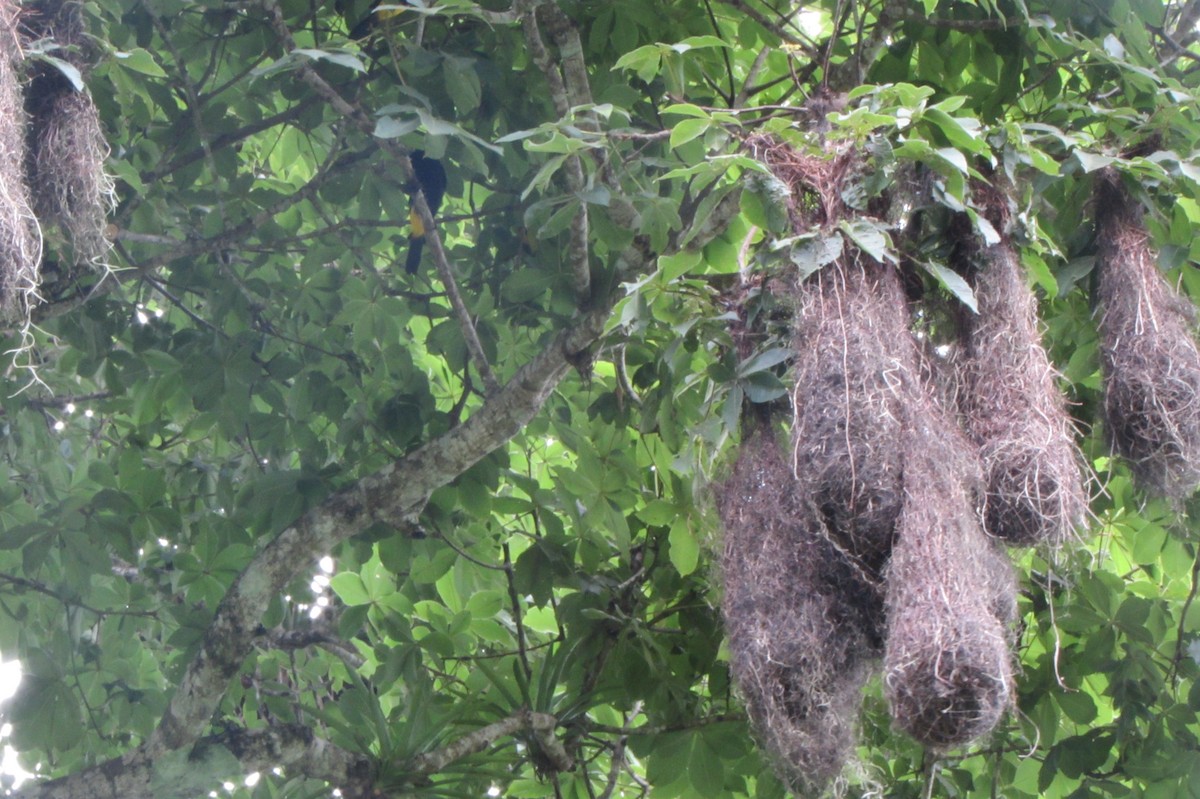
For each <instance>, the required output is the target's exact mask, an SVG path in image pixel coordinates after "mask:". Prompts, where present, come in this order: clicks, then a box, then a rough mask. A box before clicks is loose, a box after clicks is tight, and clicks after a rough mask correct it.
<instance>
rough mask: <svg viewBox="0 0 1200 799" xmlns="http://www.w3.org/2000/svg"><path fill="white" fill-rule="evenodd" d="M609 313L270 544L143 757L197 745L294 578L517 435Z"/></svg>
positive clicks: (417, 507) (565, 335) (563, 337)
mask: <svg viewBox="0 0 1200 799" xmlns="http://www.w3.org/2000/svg"><path fill="white" fill-rule="evenodd" d="M609 307H610V306H609V304H608V303H606V304H605V305H604V307H603V308H601V309H599V310H596V311H593V312H591V313H590V314H588V315H586V316H584V317H581V318H580V320H579V322H578V323H577V324H576V325H575V326H574V327H572V328H569V329H567V330H565V331H563V332H562V333H560V334H559V335H558V336H556V337H555V338H554V340H553V341H552V342H551V343H550V345H549V346H548V347H547V348H546V349H545V350H543V351H542V352H541V353H540V354H538V355H537V356H536V357H535V358H534V359H533V360H531V361H530V362H529V363H527V364H526V365H525V366H523V367H521V369H519V370H518V371H517V373H516V375H514V376H513V378H512V380H510V381H509V382H508V383H507V384H506V385H505V386H504V387H503V388H502V389H500V390H499V391H498V392H497V393H496V394H495V395H493V396H492V397H490V398H489V399H488V401H487V402H486V403H485V404H484V405H483V407H482V408H480V409H479V410H478V411H477V412H476V413H474V414H473V415H472V416H471V417H470V418H468V419H467V420H466V421H465V422H464V423H463V424H462V425H460V426H459V427H456V428H455V429H453V430H451V431H450V432H449V433H446V434H445V435H443V436H441V437H440V438H437V439H435V440H433V441H431V442H429V443H428V444H426V445H425V446H423V447H421V448H420V449H418V450H417V451H415V452H413V453H412V454H410V455H408V456H406V457H405V458H403V459H401V460H399V461H397V462H395V463H393V464H391V465H389V466H387V467H385V468H384V469H382V470H380V471H378V472H376V473H375V474H373V475H370V476H368V477H365V478H363V479H362V480H359V481H358V482H356V483H354V484H353V485H350V486H347V487H346V488H344V489H342V490H341V491H339V492H337V493H336V494H333V495H332V496H330V497H329V498H328V499H327V500H325V501H324V502H322V503H321V504H320V505H319V506H317V507H316V508H313V509H312V510H310V511H308V512H307V513H305V514H304V515H303V516H302V517H300V519H298V520H297V521H296V523H295V524H294V525H292V526H291V527H289V528H288V529H286V530H284V531H283V532H282V533H280V534H279V535H278V536H276V537H275V539H274V540H273V541H271V543H269V544H268V545H267V546H266V547H265V548H264V549H263V551H262V552H260V553H259V554H258V556H257V557H255V558H254V560H253V561H252V562H251V563H250V565H249V566H248V567H247V568H246V570H245V571H243V572H242V574H241V575H239V576H238V578H237V579H236V580H235V581H234V583H233V585H232V586H231V587H230V589H229V592H228V594H226V596H225V599H224V600H223V601H222V602H221V605H220V606H219V607H218V608H217V612H216V616H215V618H214V619H213V621H212V624H211V625H210V626H209V629H208V631H207V633H206V634H205V636H204V643H203V644H202V646H201V649H200V652H199V653H198V654H197V655H196V658H195V659H194V660H193V661H192V663H191V665H190V666H189V668H188V670H187V672H186V673H185V674H184V677H183V679H182V681H181V683H180V686H179V689H178V691H176V693H175V695H174V697H173V698H172V701H171V704H170V706H169V707H168V709H167V712H166V714H165V715H164V717H163V720H162V723H161V724H160V725H159V727H158V729H157V730H156V731H155V733H154V735H153V736H152V737H151V739H150V741H149V742H148V743H147V744H146V747H147V749H148V751H150V752H151V753H161V752H164V751H169V750H173V749H178V748H180V747H183V746H187V745H188V744H189V743H191V742H192V741H194V740H195V738H196V735H197V734H198V731H199V730H203V728H204V725H205V723H206V722H207V721H208V719H209V718H210V717H211V716H212V714H213V712H214V710H215V709H216V707H217V704H218V703H219V702H220V700H221V697H222V696H223V695H224V693H225V690H226V688H227V686H228V683H229V680H230V679H231V678H232V677H233V675H234V674H235V673H236V672H237V670H238V668H239V666H240V665H241V663H242V660H243V659H244V658H245V656H246V654H247V652H249V650H250V646H251V644H252V641H253V637H254V631H255V628H256V626H257V625H258V620H259V619H260V618H261V617H262V614H263V613H264V612H265V611H266V609H267V605H268V604H269V603H270V601H271V598H272V597H274V596H275V595H276V594H278V593H279V592H280V591H281V590H282V589H283V587H284V585H286V584H287V582H288V581H289V580H290V579H292V577H294V576H295V575H296V574H297V573H298V572H300V571H302V570H304V569H305V568H307V567H308V566H309V565H310V564H311V563H312V562H313V560H314V559H315V558H316V557H318V556H320V555H321V554H322V553H325V552H328V551H330V550H331V549H332V548H333V547H334V546H335V545H336V544H338V543H339V542H341V541H343V540H345V539H346V538H349V537H350V536H352V535H354V534H355V533H357V532H359V531H360V530H362V529H364V528H366V527H367V526H369V525H371V524H375V523H384V524H392V525H402V524H405V523H408V522H410V521H411V520H413V519H415V518H416V516H417V515H418V514H419V513H420V511H421V508H422V507H423V506H424V504H425V502H426V501H427V499H428V497H429V495H430V494H431V493H432V492H433V491H434V490H435V489H436V488H439V487H440V486H442V485H445V484H446V483H448V482H450V481H451V480H453V479H454V478H455V477H457V476H458V475H459V474H461V473H462V472H463V471H465V470H466V469H468V468H469V467H471V466H472V465H474V464H475V463H476V462H478V461H479V460H480V459H481V458H483V457H484V456H485V455H487V454H488V453H489V452H491V451H492V450H494V449H496V448H497V447H499V446H500V445H502V444H503V443H504V442H506V441H507V440H508V439H509V438H511V437H512V436H513V435H515V434H516V433H518V432H519V431H520V430H521V429H522V428H523V427H524V426H525V425H526V424H527V423H528V422H529V421H530V420H531V419H532V418H533V417H534V415H535V414H536V413H537V412H538V411H539V410H540V409H541V407H542V405H543V404H544V403H545V401H546V399H547V397H549V395H550V392H551V391H552V390H553V389H554V387H555V386H556V385H557V384H558V381H559V380H560V379H561V378H562V376H563V375H564V374H565V373H566V371H567V369H568V367H569V366H570V364H571V359H572V358H574V357H575V356H577V355H578V354H579V353H580V352H582V351H583V350H584V349H586V348H587V347H588V346H590V345H591V344H592V342H594V341H595V340H596V339H597V338H598V337H599V336H600V334H601V332H603V328H604V321H605V319H606V318H607V316H608V309H609Z"/></svg>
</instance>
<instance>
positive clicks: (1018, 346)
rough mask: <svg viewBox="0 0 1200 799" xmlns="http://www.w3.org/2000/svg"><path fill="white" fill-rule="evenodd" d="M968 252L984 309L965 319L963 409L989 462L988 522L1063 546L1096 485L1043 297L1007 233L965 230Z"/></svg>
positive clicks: (1004, 534)
mask: <svg viewBox="0 0 1200 799" xmlns="http://www.w3.org/2000/svg"><path fill="white" fill-rule="evenodd" d="M964 227H965V226H964ZM998 227H999V228H1000V229H1002V228H1003V226H998ZM959 256H960V257H961V258H962V259H963V260H964V261H965V263H963V264H960V268H961V269H962V271H964V272H965V273H966V274H969V275H970V276H971V278H972V283H973V288H974V290H975V298H976V301H977V303H978V309H979V312H978V314H976V315H974V316H970V317H968V318H967V319H966V322H965V325H964V328H965V329H964V335H963V353H964V356H963V358H962V361H961V368H962V372H963V380H962V383H963V392H962V394H961V395H960V409H961V411H962V414H963V417H964V420H965V427H966V429H967V432H968V434H969V435H970V437H971V439H972V440H973V441H974V442H975V444H976V445H977V446H978V447H979V454H980V459H981V460H982V461H983V470H984V480H985V485H986V498H985V502H984V524H985V527H986V529H987V531H988V532H989V533H990V534H991V535H994V536H996V537H997V538H1001V539H1003V540H1004V541H1005V542H1006V543H1009V544H1015V545H1020V546H1025V545H1037V544H1047V545H1049V546H1051V547H1053V546H1057V545H1060V544H1062V543H1064V542H1065V541H1066V540H1067V539H1068V538H1069V537H1070V536H1071V534H1072V532H1073V531H1074V529H1075V527H1076V526H1077V525H1080V524H1081V523H1082V522H1083V521H1084V516H1085V514H1086V512H1087V492H1086V491H1085V490H1084V483H1083V476H1082V475H1083V473H1082V464H1083V459H1082V455H1081V454H1080V452H1079V449H1078V447H1077V446H1076V444H1075V436H1074V427H1073V425H1072V424H1071V418H1070V416H1069V415H1068V413H1067V408H1066V401H1065V399H1064V397H1063V396H1062V394H1061V392H1059V390H1058V388H1057V386H1056V385H1055V375H1056V372H1055V369H1054V366H1053V365H1052V364H1051V363H1050V358H1049V357H1048V356H1047V354H1046V350H1045V348H1044V347H1043V346H1042V342H1041V333H1040V329H1039V322H1038V315H1037V298H1036V297H1035V296H1034V293H1033V291H1032V290H1031V289H1030V288H1029V286H1028V284H1027V283H1026V281H1025V275H1024V271H1023V270H1022V269H1021V266H1020V263H1019V261H1018V257H1017V253H1016V250H1015V249H1014V247H1013V245H1012V242H1011V241H1010V240H1009V239H1008V237H1007V236H1006V235H1004V234H1002V238H1001V241H1000V242H999V243H997V244H992V245H990V246H983V245H982V243H981V242H979V241H977V240H976V239H975V234H974V233H973V232H972V231H969V230H964V231H962V232H961V233H960V247H959Z"/></svg>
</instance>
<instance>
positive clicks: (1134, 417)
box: [1096, 171, 1200, 499]
mask: <svg viewBox="0 0 1200 799" xmlns="http://www.w3.org/2000/svg"><path fill="white" fill-rule="evenodd" d="M1096 260H1097V268H1098V269H1099V276H1098V284H1097V286H1098V306H1099V309H1100V316H1099V323H1098V327H1099V332H1100V356H1101V363H1102V365H1103V368H1104V414H1105V421H1106V428H1107V431H1108V435H1109V438H1110V440H1111V442H1112V444H1113V447H1114V449H1115V450H1116V451H1117V452H1118V453H1120V454H1121V455H1122V456H1123V457H1124V458H1125V459H1126V460H1128V461H1129V464H1130V467H1131V468H1132V470H1133V475H1134V478H1135V479H1136V480H1137V482H1138V484H1139V485H1140V486H1142V487H1143V488H1144V489H1146V490H1147V491H1149V492H1152V493H1154V494H1158V495H1161V496H1165V497H1170V498H1173V499H1182V498H1184V497H1186V496H1188V495H1190V494H1191V493H1192V492H1193V491H1194V490H1195V489H1196V487H1197V485H1198V484H1200V352H1198V351H1197V348H1196V341H1195V338H1194V337H1193V328H1194V318H1193V317H1194V309H1193V307H1192V305H1191V303H1190V302H1188V301H1187V300H1186V299H1184V298H1182V297H1180V296H1179V295H1178V294H1177V293H1176V291H1175V290H1174V289H1173V288H1172V287H1171V286H1170V284H1168V283H1167V281H1166V279H1165V278H1164V276H1163V275H1162V273H1161V272H1160V271H1159V270H1158V267H1157V266H1156V265H1155V260H1154V257H1153V254H1152V252H1151V250H1150V245H1149V241H1148V237H1147V235H1146V231H1145V230H1144V228H1143V226H1142V221H1141V209H1140V207H1139V206H1138V205H1137V203H1136V202H1135V201H1134V200H1133V199H1132V198H1131V197H1130V196H1129V194H1128V192H1126V190H1125V189H1124V187H1123V186H1122V185H1121V182H1120V177H1119V176H1118V175H1117V174H1116V173H1114V172H1111V171H1105V172H1102V173H1100V174H1099V175H1098V177H1097V185H1096Z"/></svg>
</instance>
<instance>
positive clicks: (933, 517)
mask: <svg viewBox="0 0 1200 799" xmlns="http://www.w3.org/2000/svg"><path fill="white" fill-rule="evenodd" d="M910 411H911V413H910V416H909V422H908V424H907V425H906V435H905V450H906V452H907V458H906V461H905V466H904V491H905V502H904V510H903V512H902V513H901V516H900V521H899V525H898V529H897V534H896V545H895V547H894V549H893V550H892V558H891V561H890V563H889V565H888V568H887V619H888V629H887V642H886V645H885V653H884V660H883V671H884V694H885V696H886V697H887V700H888V703H889V706H890V708H891V713H892V718H893V719H894V720H895V722H896V724H897V726H898V727H900V729H902V730H904V731H905V732H906V733H908V734H909V735H911V736H912V737H913V738H915V739H916V740H917V741H919V742H921V743H922V744H924V745H926V746H929V747H931V748H934V749H938V750H941V749H946V748H950V747H953V746H959V745H962V744H965V743H967V742H969V741H971V740H973V739H975V738H978V737H979V736H981V735H984V734H986V733H987V732H989V731H991V730H992V729H993V728H994V727H995V725H996V723H997V722H998V721H999V720H1000V718H1001V716H1002V715H1003V714H1004V711H1005V710H1006V709H1007V708H1008V707H1009V705H1010V703H1011V696H1012V666H1011V663H1010V655H1009V649H1008V645H1009V637H1010V635H1009V624H1010V622H1011V621H1012V617H1013V614H1014V613H1015V608H1016V600H1015V593H1016V587H1015V581H1014V579H1013V575H1012V568H1011V566H1010V565H1009V564H1008V561H1007V559H1006V558H1005V556H1004V555H1003V553H1002V552H1001V551H1000V550H999V548H998V547H997V546H996V545H995V544H994V543H993V541H992V539H990V538H989V537H988V536H987V534H986V533H985V532H984V531H983V527H982V525H981V524H980V519H979V515H978V513H977V511H976V505H975V502H974V497H975V494H976V492H977V491H978V489H979V487H980V485H981V482H982V474H981V469H980V466H979V462H978V460H977V458H976V453H975V449H974V448H973V447H972V446H971V444H970V442H968V441H967V440H966V438H965V437H964V436H963V435H962V434H961V433H960V432H959V431H958V429H957V428H956V426H955V425H954V424H953V423H952V422H951V421H950V420H949V419H948V418H947V417H946V416H945V415H944V414H943V413H942V412H941V410H940V409H938V408H936V407H935V406H934V405H933V403H932V402H931V401H929V400H928V399H925V400H924V401H922V400H920V399H917V400H916V401H915V402H914V404H913V405H912V406H910Z"/></svg>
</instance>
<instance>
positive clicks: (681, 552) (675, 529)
mask: <svg viewBox="0 0 1200 799" xmlns="http://www.w3.org/2000/svg"><path fill="white" fill-rule="evenodd" d="M669 541H670V544H671V549H670V557H671V565H673V566H674V567H675V570H676V571H678V572H679V573H680V574H681V575H683V576H684V577H686V576H687V575H689V574H691V573H692V572H694V571H695V570H696V565H697V564H698V563H699V562H700V544H699V542H697V540H696V536H695V534H694V533H692V529H691V524H690V523H689V521H688V519H686V518H680V519H677V520H676V522H675V523H674V524H672V525H671V532H670V535H669Z"/></svg>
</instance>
